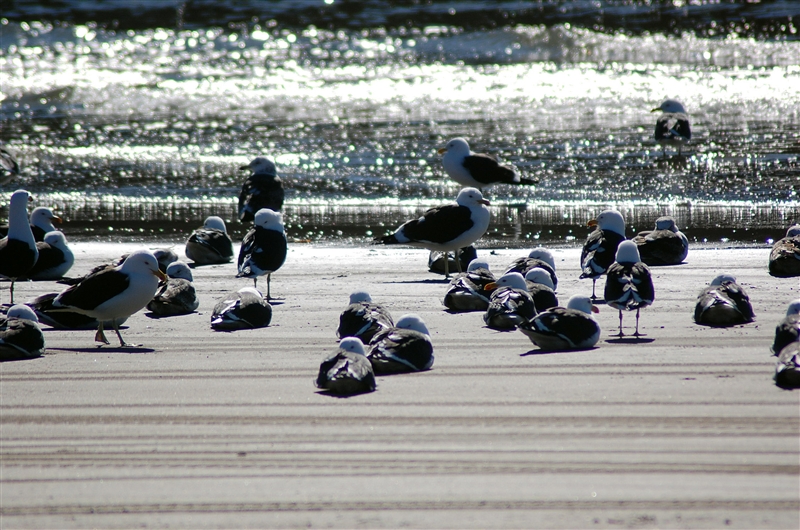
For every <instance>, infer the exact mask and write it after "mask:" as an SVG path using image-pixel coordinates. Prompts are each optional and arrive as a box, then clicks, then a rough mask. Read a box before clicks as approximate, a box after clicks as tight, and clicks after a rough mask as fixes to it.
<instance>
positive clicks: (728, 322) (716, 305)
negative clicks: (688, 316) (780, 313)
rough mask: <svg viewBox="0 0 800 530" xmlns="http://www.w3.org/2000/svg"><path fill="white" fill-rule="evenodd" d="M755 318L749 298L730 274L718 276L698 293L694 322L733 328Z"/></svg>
mask: <svg viewBox="0 0 800 530" xmlns="http://www.w3.org/2000/svg"><path fill="white" fill-rule="evenodd" d="M754 318H755V314H754V313H753V306H752V305H751V304H750V297H749V296H747V293H745V291H744V289H742V287H741V286H740V285H739V284H738V283H736V278H734V277H733V276H731V275H730V274H720V275H718V276H717V277H716V278H714V279H713V280H711V284H710V285H709V286H708V287H706V288H704V289H703V290H702V291H700V294H699V295H698V296H697V304H695V308H694V321H695V322H697V323H698V324H705V325H707V326H719V327H727V326H735V325H737V324H746V323H748V322H752V321H753V319H754Z"/></svg>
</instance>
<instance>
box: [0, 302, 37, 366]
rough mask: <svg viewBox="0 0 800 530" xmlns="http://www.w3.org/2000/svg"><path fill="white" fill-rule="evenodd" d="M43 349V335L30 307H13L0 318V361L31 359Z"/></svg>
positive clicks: (19, 305)
mask: <svg viewBox="0 0 800 530" xmlns="http://www.w3.org/2000/svg"><path fill="white" fill-rule="evenodd" d="M44 349H45V342H44V335H43V334H42V330H41V329H40V328H39V320H38V319H37V318H36V313H34V312H33V311H32V310H31V308H30V307H28V306H26V305H22V304H17V305H13V306H11V308H10V309H9V310H8V313H7V314H6V315H5V317H0V361H12V360H18V359H33V358H34V357H39V356H40V355H42V354H43V353H44Z"/></svg>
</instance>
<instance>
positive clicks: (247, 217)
mask: <svg viewBox="0 0 800 530" xmlns="http://www.w3.org/2000/svg"><path fill="white" fill-rule="evenodd" d="M239 169H240V170H247V169H249V170H250V171H252V174H251V175H250V176H249V177H247V180H245V181H244V184H242V191H241V193H239V220H240V221H241V222H243V223H249V222H250V221H253V220H254V218H255V215H256V213H257V212H258V211H259V210H261V209H263V208H269V209H270V210H272V211H274V212H279V211H281V208H283V199H284V194H285V193H284V190H283V182H282V181H281V179H280V177H279V176H278V170H277V169H276V168H275V163H274V162H273V161H272V160H270V159H269V158H264V157H261V156H259V157H258V158H254V159H253V160H252V161H251V162H250V163H249V164H248V165H246V166H242V167H240V168H239Z"/></svg>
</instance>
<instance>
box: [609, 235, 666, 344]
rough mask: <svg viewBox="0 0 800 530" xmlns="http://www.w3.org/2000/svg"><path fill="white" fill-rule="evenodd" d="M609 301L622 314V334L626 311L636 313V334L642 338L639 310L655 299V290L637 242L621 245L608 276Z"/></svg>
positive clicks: (626, 242) (622, 334) (620, 321)
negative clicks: (623, 313) (623, 315)
mask: <svg viewBox="0 0 800 530" xmlns="http://www.w3.org/2000/svg"><path fill="white" fill-rule="evenodd" d="M606 274H607V277H606V288H605V295H604V297H605V300H606V303H607V304H608V305H610V306H611V307H613V308H614V309H617V310H618V311H619V335H617V336H618V337H624V336H625V335H624V333H622V311H633V310H634V309H635V310H636V331H635V332H634V333H633V336H634V337H639V336H640V335H641V334H640V333H639V310H640V309H642V308H643V307H647V306H649V305H651V304H652V303H653V300H655V289H653V279H652V278H651V276H650V269H648V268H647V265H645V264H644V263H642V261H641V258H640V257H639V250H638V248H637V247H636V243H634V242H633V241H623V242H622V243H620V244H619V248H618V249H617V255H616V259H615V261H614V263H613V264H612V265H611V266H610V267H609V268H608V272H607V273H606Z"/></svg>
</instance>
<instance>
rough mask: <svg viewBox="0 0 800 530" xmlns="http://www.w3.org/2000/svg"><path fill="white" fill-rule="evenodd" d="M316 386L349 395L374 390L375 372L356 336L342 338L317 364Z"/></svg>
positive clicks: (361, 343)
mask: <svg viewBox="0 0 800 530" xmlns="http://www.w3.org/2000/svg"><path fill="white" fill-rule="evenodd" d="M316 385H317V388H322V389H324V390H328V391H330V392H332V393H334V394H339V395H342V396H350V395H354V394H363V393H366V392H373V391H374V390H375V372H374V371H373V370H372V364H371V363H370V362H369V359H367V357H366V355H365V354H364V343H363V342H361V339H359V338H357V337H347V338H345V339H342V341H341V342H340V343H339V347H338V348H337V349H336V351H334V352H333V353H331V354H330V355H329V356H327V357H326V358H325V360H324V361H322V364H320V365H319V375H318V376H317V381H316Z"/></svg>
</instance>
